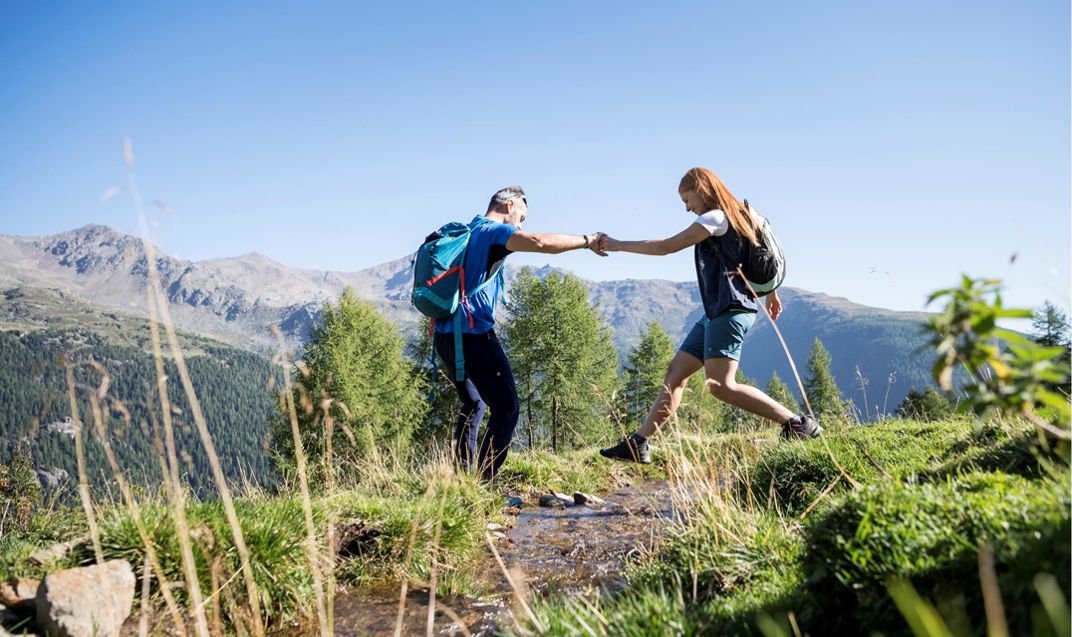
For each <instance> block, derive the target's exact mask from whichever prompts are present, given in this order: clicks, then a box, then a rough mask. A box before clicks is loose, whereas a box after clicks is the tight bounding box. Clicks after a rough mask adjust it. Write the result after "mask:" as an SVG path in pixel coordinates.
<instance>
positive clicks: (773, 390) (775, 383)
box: [766, 372, 800, 414]
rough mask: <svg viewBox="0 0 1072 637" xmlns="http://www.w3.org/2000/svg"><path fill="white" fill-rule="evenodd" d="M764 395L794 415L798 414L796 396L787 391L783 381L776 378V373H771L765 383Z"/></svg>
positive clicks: (798, 406) (787, 386) (787, 388)
mask: <svg viewBox="0 0 1072 637" xmlns="http://www.w3.org/2000/svg"><path fill="white" fill-rule="evenodd" d="M766 393H767V395H768V396H770V397H771V398H773V399H774V400H776V401H778V402H779V403H781V404H782V406H783V407H785V408H786V409H788V410H789V411H791V412H793V413H794V414H799V413H800V404H799V403H797V399H796V396H794V395H793V392H791V391H790V390H789V385H786V384H785V381H783V380H782V378H781V377H780V376H778V372H771V377H770V380H769V381H767V389H766Z"/></svg>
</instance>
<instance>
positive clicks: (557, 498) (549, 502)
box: [540, 492, 573, 507]
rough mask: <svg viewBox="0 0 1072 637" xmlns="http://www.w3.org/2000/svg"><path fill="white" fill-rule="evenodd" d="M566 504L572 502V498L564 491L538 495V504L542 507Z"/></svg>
mask: <svg viewBox="0 0 1072 637" xmlns="http://www.w3.org/2000/svg"><path fill="white" fill-rule="evenodd" d="M567 504H573V498H571V497H570V496H568V495H566V494H565V493H558V492H552V493H550V494H549V495H541V496H540V506H542V507H560V506H565V505H567Z"/></svg>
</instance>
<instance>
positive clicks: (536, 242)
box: [506, 230, 607, 257]
mask: <svg viewBox="0 0 1072 637" xmlns="http://www.w3.org/2000/svg"><path fill="white" fill-rule="evenodd" d="M598 239H599V237H598V235H595V234H585V235H576V234H529V233H527V232H522V231H521V230H518V231H517V232H515V233H514V234H512V235H510V238H509V239H508V240H507V241H506V249H507V250H510V251H511V252H543V253H546V254H558V253H560V252H567V251H569V250H581V249H584V248H588V249H589V250H591V251H592V252H595V253H596V254H598V255H600V256H603V257H605V256H607V253H606V252H604V251H603V250H602V249H600V247H599V240H598Z"/></svg>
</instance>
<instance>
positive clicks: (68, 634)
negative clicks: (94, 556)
mask: <svg viewBox="0 0 1072 637" xmlns="http://www.w3.org/2000/svg"><path fill="white" fill-rule="evenodd" d="M135 581H136V580H135V577H134V571H133V570H132V569H131V568H130V564H129V563H127V562H126V561H124V560H112V561H109V562H105V563H103V564H97V565H94V566H85V567H82V568H72V569H68V570H66V571H58V572H56V573H52V574H51V575H49V576H47V577H46V578H45V579H44V581H43V582H41V586H40V587H39V588H38V589H37V625H38V628H39V629H40V630H41V631H42V632H44V633H46V634H48V635H50V636H51V637H118V635H119V629H120V627H121V626H122V625H123V622H124V621H125V620H126V618H127V617H129V616H130V611H131V606H132V605H133V604H134V585H135Z"/></svg>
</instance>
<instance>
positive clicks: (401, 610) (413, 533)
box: [377, 463, 434, 637]
mask: <svg viewBox="0 0 1072 637" xmlns="http://www.w3.org/2000/svg"><path fill="white" fill-rule="evenodd" d="M377 464H378V463H377ZM433 484H434V483H433V482H432V481H429V482H428V489H427V490H426V491H425V493H424V499H427V498H428V496H429V495H430V494H431V493H432V486H433ZM419 520H420V516H419V515H418V514H417V513H416V512H414V514H413V524H412V525H410V529H409V545H408V546H407V547H406V561H405V566H404V569H409V565H410V563H411V561H412V560H413V545H414V544H416V542H417V527H418V526H419ZM408 593H409V576H408V575H407V574H406V573H405V572H403V574H402V586H401V591H400V592H399V595H398V616H397V617H396V618H395V637H402V621H403V619H404V618H405V614H406V595H407V594H408Z"/></svg>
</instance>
